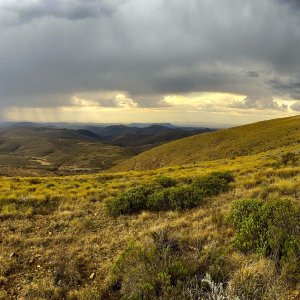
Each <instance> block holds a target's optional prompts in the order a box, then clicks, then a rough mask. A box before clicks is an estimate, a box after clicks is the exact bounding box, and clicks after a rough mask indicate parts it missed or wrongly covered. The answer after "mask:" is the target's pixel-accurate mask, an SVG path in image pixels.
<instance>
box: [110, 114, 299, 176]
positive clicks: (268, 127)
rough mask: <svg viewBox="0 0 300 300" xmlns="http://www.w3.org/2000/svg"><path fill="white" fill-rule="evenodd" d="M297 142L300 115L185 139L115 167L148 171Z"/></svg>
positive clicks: (240, 154) (115, 168)
mask: <svg viewBox="0 0 300 300" xmlns="http://www.w3.org/2000/svg"><path fill="white" fill-rule="evenodd" d="M297 144H299V145H300V116H295V117H289V118H282V119H275V120H270V121H263V122H258V123H254V124H249V125H244V126H239V127H234V128H229V129H223V130H218V131H216V132H212V133H204V134H201V135H196V136H192V137H188V138H184V139H181V140H178V141H174V142H171V143H168V144H164V145H162V146H159V147H156V148H153V149H151V150H149V151H147V152H144V153H142V154H139V155H138V156H135V157H133V158H131V159H129V160H128V161H125V162H124V163H122V164H120V165H118V166H116V167H114V168H113V169H112V170H113V171H128V170H147V169H155V168H159V167H164V166H171V165H182V164H187V163H195V162H201V161H210V160H216V159H222V158H235V157H238V156H242V155H249V154H255V153H259V152H262V151H267V150H271V149H275V148H279V147H283V146H288V145H297ZM299 147H300V146H299Z"/></svg>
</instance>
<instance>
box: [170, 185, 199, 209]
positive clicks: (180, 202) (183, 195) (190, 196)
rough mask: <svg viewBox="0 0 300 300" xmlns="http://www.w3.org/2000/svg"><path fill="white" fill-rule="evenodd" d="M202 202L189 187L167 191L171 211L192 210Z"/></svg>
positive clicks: (197, 193) (196, 191) (197, 192)
mask: <svg viewBox="0 0 300 300" xmlns="http://www.w3.org/2000/svg"><path fill="white" fill-rule="evenodd" d="M201 202H203V196H202V194H201V193H199V191H198V190H196V189H194V188H193V187H191V186H180V187H173V188H170V189H169V203H170V209H171V210H180V209H187V208H193V207H196V206H197V205H199V204H200V203H201Z"/></svg>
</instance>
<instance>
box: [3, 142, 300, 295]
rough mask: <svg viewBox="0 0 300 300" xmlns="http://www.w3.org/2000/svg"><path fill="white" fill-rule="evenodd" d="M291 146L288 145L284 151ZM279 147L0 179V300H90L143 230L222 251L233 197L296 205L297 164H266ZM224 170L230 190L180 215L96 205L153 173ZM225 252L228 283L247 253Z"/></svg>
mask: <svg viewBox="0 0 300 300" xmlns="http://www.w3.org/2000/svg"><path fill="white" fill-rule="evenodd" d="M291 150H295V148H293V147H289V148H286V149H285V151H291ZM282 151H283V149H279V150H274V151H269V152H265V153H264V152H262V153H259V154H256V155H252V156H245V157H237V158H236V159H229V160H228V159H220V160H218V161H209V162H199V163H195V164H190V165H183V166H175V167H165V168H162V169H156V170H151V171H130V172H126V173H101V174H96V175H81V176H64V177H40V178H37V177H13V178H10V177H2V178H1V179H0V219H1V223H0V237H1V243H0V299H1V297H2V298H3V297H4V298H3V299H13V298H16V297H19V298H22V297H23V299H51V298H53V299H55V297H57V295H59V297H62V296H63V297H65V298H67V299H97V296H98V295H99V294H100V292H101V290H102V289H103V288H104V282H105V278H106V277H107V275H108V274H109V270H110V268H111V265H112V263H113V261H114V259H115V257H116V256H117V255H118V254H119V253H120V252H122V251H123V250H124V249H125V248H126V247H127V245H128V243H129V242H130V241H139V240H140V241H142V240H143V239H145V237H146V236H147V235H148V234H149V232H150V231H153V230H157V229H159V228H161V229H163V228H168V229H170V230H171V231H172V232H174V233H175V234H176V235H177V236H178V237H180V238H184V239H185V240H188V241H189V243H190V245H194V246H197V245H201V247H203V248H204V249H210V247H214V245H228V247H229V249H230V243H231V238H232V234H233V232H232V229H231V228H230V227H229V226H228V225H227V224H226V222H225V221H224V217H225V216H226V214H227V213H228V211H229V209H230V206H231V202H232V201H233V200H235V199H238V198H241V197H249V196H257V197H261V198H266V199H268V198H270V197H285V198H289V199H291V200H293V201H295V202H296V203H298V204H299V190H300V188H299V186H300V174H299V166H279V167H278V166H276V167H274V164H275V163H276V162H278V160H279V159H280V155H281V153H282ZM227 170H229V171H232V172H233V174H234V176H235V178H236V181H235V182H234V183H233V190H232V191H231V192H229V193H227V194H223V195H220V196H218V197H215V198H212V199H211V201H210V203H209V204H208V205H206V206H204V207H201V208H195V209H192V210H189V211H182V212H160V213H151V212H147V211H145V212H142V213H141V214H137V215H132V216H122V217H118V218H111V217H109V216H108V215H107V214H106V212H105V210H104V201H105V199H107V198H109V197H112V196H115V195H117V194H118V193H120V192H122V191H124V190H126V189H128V188H130V187H133V186H136V185H138V184H141V183H145V184H146V183H147V182H150V181H153V180H154V179H155V178H156V177H157V176H160V175H167V176H170V177H172V178H175V179H177V180H179V181H182V182H185V181H187V180H189V178H193V177H195V176H197V175H204V174H208V173H210V172H212V171H227ZM230 255H231V259H232V260H233V261H235V263H234V265H235V272H234V273H233V274H232V278H233V280H238V278H241V276H252V275H251V274H252V273H249V272H250V271H249V270H248V269H247V268H248V265H247V263H251V261H253V257H252V256H247V255H246V256H245V255H241V254H237V253H236V251H233V250H231V251H230ZM254 263H255V264H254V266H255V268H258V269H259V270H261V271H262V272H264V270H265V269H264V268H260V266H261V265H262V266H263V267H264V266H266V265H267V264H268V262H261V261H260V260H259V259H258V258H255V259H254ZM253 268H254V267H253ZM253 270H254V269H253ZM249 274H250V275H249ZM259 274H260V273H258V275H257V276H260V275H259ZM263 274H264V273H263ZM271 275H272V276H273V275H274V274H273V273H272V274H271ZM253 276H254V275H253ZM255 276H256V275H255ZM255 276H254V280H256V277H255ZM262 276H263V275H262ZM268 276H269V274H268ZM272 276H271V277H272ZM271 277H270V278H271ZM268 278H269V277H268ZM273 279H274V278H272V280H273ZM268 280H269V279H268ZM270 280H271V279H270ZM276 280H277V279H276V278H275V279H274V281H273V282H274V285H276V284H277V283H276ZM283 282H284V280H281V281H280V284H283ZM284 284H285V283H284ZM277 285H278V286H279V283H278V284H277ZM285 287H286V289H287V292H285V293H287V294H292V290H295V289H296V287H297V285H295V284H294V285H292V286H285ZM278 293H279V295H280V291H279V292H278ZM282 293H283V292H282ZM1 295H4V296H1ZM291 299H292V298H291Z"/></svg>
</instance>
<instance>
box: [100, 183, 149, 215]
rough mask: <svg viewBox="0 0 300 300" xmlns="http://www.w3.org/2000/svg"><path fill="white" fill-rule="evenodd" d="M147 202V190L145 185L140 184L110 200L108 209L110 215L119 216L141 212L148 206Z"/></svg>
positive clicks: (107, 204)
mask: <svg viewBox="0 0 300 300" xmlns="http://www.w3.org/2000/svg"><path fill="white" fill-rule="evenodd" d="M146 204H147V190H146V189H145V187H144V186H139V187H135V188H132V189H130V190H129V191H127V192H125V193H123V194H121V195H119V196H117V197H115V198H112V199H110V200H108V201H107V202H106V209H107V211H108V213H109V214H110V215H113V216H118V215H124V214H132V213H135V212H139V211H141V210H142V209H144V208H145V207H146Z"/></svg>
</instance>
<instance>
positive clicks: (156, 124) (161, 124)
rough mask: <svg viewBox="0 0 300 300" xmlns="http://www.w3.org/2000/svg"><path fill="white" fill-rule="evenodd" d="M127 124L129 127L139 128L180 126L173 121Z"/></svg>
mask: <svg viewBox="0 0 300 300" xmlns="http://www.w3.org/2000/svg"><path fill="white" fill-rule="evenodd" d="M127 126H129V127H138V128H145V127H150V126H163V127H167V128H173V129H175V128H179V127H178V126H176V125H173V124H171V123H131V124H128V125H127Z"/></svg>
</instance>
